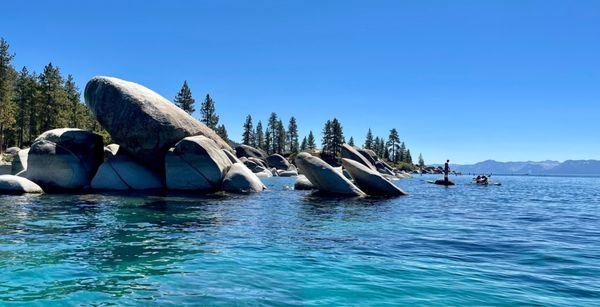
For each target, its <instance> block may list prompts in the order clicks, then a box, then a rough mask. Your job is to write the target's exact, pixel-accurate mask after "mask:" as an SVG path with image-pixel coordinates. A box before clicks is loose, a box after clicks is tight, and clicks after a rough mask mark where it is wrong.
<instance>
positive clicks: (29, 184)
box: [0, 175, 44, 195]
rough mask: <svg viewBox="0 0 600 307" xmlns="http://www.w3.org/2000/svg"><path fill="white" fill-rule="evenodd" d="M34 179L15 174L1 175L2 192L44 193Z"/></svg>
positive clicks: (0, 190) (0, 185)
mask: <svg viewBox="0 0 600 307" xmlns="http://www.w3.org/2000/svg"><path fill="white" fill-rule="evenodd" d="M43 192H44V191H43V190H42V188H41V187H40V186H39V185H37V184H35V183H34V182H33V181H31V180H29V179H27V178H23V177H19V176H14V175H0V194H17V195H18V194H25V193H43Z"/></svg>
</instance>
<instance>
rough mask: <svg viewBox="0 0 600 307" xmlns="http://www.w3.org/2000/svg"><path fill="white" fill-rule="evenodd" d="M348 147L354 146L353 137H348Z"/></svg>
mask: <svg viewBox="0 0 600 307" xmlns="http://www.w3.org/2000/svg"><path fill="white" fill-rule="evenodd" d="M348 145H350V146H354V138H353V137H350V140H349V141H348Z"/></svg>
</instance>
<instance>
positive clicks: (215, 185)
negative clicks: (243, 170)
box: [165, 135, 233, 191]
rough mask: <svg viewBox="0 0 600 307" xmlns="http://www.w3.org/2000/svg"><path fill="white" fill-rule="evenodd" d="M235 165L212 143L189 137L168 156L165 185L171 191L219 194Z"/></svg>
mask: <svg viewBox="0 0 600 307" xmlns="http://www.w3.org/2000/svg"><path fill="white" fill-rule="evenodd" d="M232 164H233V163H231V160H230V159H229V157H228V156H227V155H226V154H225V153H224V152H223V150H222V149H221V148H220V147H219V146H218V145H217V143H215V142H214V141H213V140H211V139H209V138H207V137H205V136H202V135H199V136H190V137H186V138H184V139H183V140H181V141H180V142H178V143H177V144H176V145H175V148H174V149H173V150H172V151H169V152H168V153H167V157H166V160H165V171H166V183H167V188H168V189H170V190H200V191H210V190H217V189H219V187H220V186H221V181H222V180H223V178H224V177H225V174H226V173H227V171H228V170H229V167H231V165H232Z"/></svg>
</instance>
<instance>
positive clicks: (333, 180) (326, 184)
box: [296, 152, 365, 196]
mask: <svg viewBox="0 0 600 307" xmlns="http://www.w3.org/2000/svg"><path fill="white" fill-rule="evenodd" d="M296 166H297V167H298V169H299V170H300V171H301V173H302V174H304V175H305V176H306V178H308V180H309V181H310V182H311V183H312V184H313V185H314V186H315V187H316V188H317V189H318V190H319V191H322V192H325V193H330V194H337V195H348V196H364V195H365V193H364V192H363V191H361V190H360V189H359V188H357V187H356V186H355V185H354V184H353V183H352V182H350V180H348V179H347V178H345V177H344V176H343V175H342V174H341V173H340V172H339V171H336V170H334V169H333V167H331V165H329V164H327V163H326V162H325V161H323V160H321V159H320V158H318V157H314V156H311V155H310V154H308V153H305V152H302V153H300V154H298V156H297V157H296Z"/></svg>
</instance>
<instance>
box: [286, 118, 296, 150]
mask: <svg viewBox="0 0 600 307" xmlns="http://www.w3.org/2000/svg"><path fill="white" fill-rule="evenodd" d="M287 133H288V144H289V147H290V152H291V153H296V152H298V147H299V145H298V124H297V123H296V118H294V117H293V116H292V117H291V118H290V122H289V124H288V132H287Z"/></svg>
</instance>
